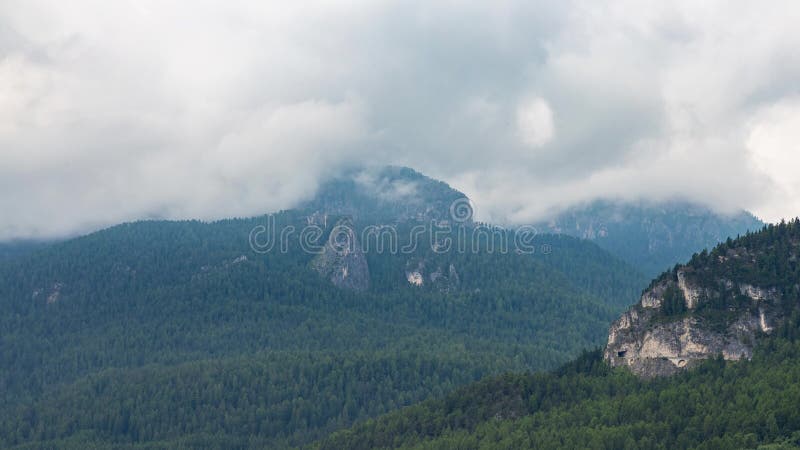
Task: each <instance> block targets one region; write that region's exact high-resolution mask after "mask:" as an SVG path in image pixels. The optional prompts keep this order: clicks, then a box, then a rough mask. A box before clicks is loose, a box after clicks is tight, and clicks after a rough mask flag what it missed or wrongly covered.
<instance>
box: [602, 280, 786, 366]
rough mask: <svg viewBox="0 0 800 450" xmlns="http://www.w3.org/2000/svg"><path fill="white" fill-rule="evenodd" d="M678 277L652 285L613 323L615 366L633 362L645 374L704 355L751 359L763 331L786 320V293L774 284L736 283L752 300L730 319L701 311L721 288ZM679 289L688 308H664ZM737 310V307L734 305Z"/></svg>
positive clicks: (610, 351)
mask: <svg viewBox="0 0 800 450" xmlns="http://www.w3.org/2000/svg"><path fill="white" fill-rule="evenodd" d="M676 278H677V279H676V280H674V281H673V280H670V281H666V282H663V283H660V284H658V285H656V286H654V287H652V288H650V289H649V290H648V291H646V292H645V293H644V294H643V295H642V298H641V300H640V302H639V303H638V304H637V305H635V306H634V307H632V308H631V309H630V310H628V311H627V312H626V313H624V314H623V315H622V317H620V318H619V319H617V321H616V322H614V323H613V324H612V325H611V329H610V330H609V334H608V346H607V347H606V350H605V359H606V360H607V361H608V362H609V364H611V366H612V367H618V366H627V367H628V368H630V369H631V371H632V372H633V373H635V374H637V375H640V376H642V377H648V378H649V377H654V376H662V375H672V374H674V373H676V372H678V371H679V370H681V369H683V368H686V367H691V366H692V365H694V364H695V363H697V362H698V361H702V360H704V359H708V358H712V357H715V356H717V355H722V357H723V358H725V359H728V360H739V359H742V358H744V359H749V358H750V357H751V356H752V353H753V345H754V343H755V341H756V339H757V338H758V336H759V335H760V334H762V333H763V334H768V333H770V332H771V331H772V330H773V329H774V328H775V325H776V323H777V322H778V321H779V320H780V310H779V308H778V307H779V303H780V297H779V295H778V294H777V292H776V291H774V290H769V289H765V288H759V287H754V286H751V285H747V284H742V285H735V284H733V283H731V284H730V290H731V291H733V290H737V289H738V290H739V293H740V294H741V295H745V296H747V298H748V299H749V305H748V307H745V308H738V309H739V311H736V314H735V317H731V318H729V320H728V321H727V323H724V324H722V326H720V324H719V323H716V324H713V323H710V322H711V320H710V319H708V318H706V317H702V316H700V315H695V314H694V312H695V311H696V310H697V308H698V307H700V306H701V302H704V301H708V299H710V298H712V297H713V296H716V297H717V298H719V297H721V295H722V294H721V293H719V292H709V291H705V290H701V289H699V288H697V287H695V286H693V285H692V284H691V282H690V281H688V280H687V275H686V273H684V272H681V271H678V272H677V277H676ZM673 289H674V290H675V292H677V293H678V297H677V298H678V301H681V302H683V308H682V309H685V312H684V313H682V314H677V315H673V316H670V315H667V314H665V313H664V302H665V301H668V299H665V294H666V293H667V292H668V291H669V290H673ZM729 312H734V311H729Z"/></svg>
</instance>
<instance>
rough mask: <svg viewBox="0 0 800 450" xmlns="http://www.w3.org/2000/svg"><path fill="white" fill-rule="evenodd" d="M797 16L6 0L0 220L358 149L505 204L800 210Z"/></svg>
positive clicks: (128, 211) (638, 9)
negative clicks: (691, 203)
mask: <svg viewBox="0 0 800 450" xmlns="http://www.w3.org/2000/svg"><path fill="white" fill-rule="evenodd" d="M799 19H800V4H797V3H795V2H790V1H786V2H778V3H775V4H772V5H769V6H764V5H755V4H752V3H748V2H741V3H736V4H735V5H733V4H730V3H728V2H716V1H712V2H703V3H702V4H698V3H697V2H688V1H686V2H671V3H668V4H667V3H664V2H657V1H644V2H641V1H635V2H634V1H627V0H615V1H611V2H603V3H602V4H600V3H597V2H590V1H578V0H575V1H566V2H555V1H547V2H529V1H517V0H502V1H498V2H491V3H485V2H459V3H457V4H456V3H452V2H429V1H424V2H423V1H411V2H408V1H404V2H400V1H341V2H331V1H322V0H320V1H311V2H294V3H285V2H283V3H277V2H256V1H245V0H232V1H230V2H226V3H225V4H224V5H222V4H219V3H217V2H209V1H196V2H186V1H179V0H168V1H154V0H142V1H120V2H114V3H113V4H111V3H109V2H102V1H98V0H79V1H76V2H69V4H67V3H65V2H58V1H55V0H26V1H20V0H8V1H4V2H2V4H0V210H2V211H3V212H4V213H3V214H2V216H0V239H4V238H10V237H35V236H60V235H67V234H72V233H80V232H85V231H89V230H92V229H95V228H97V227H101V226H106V225H110V224H113V223H116V222H119V221H125V220H133V219H137V218H145V217H167V218H189V217H196V218H202V219H213V218H219V217H226V216H230V215H255V214H260V213H262V212H265V211H269V210H274V209H280V208H286V207H291V206H292V205H294V204H297V202H300V201H302V200H303V199H306V198H308V197H309V196H311V195H313V193H314V191H315V189H316V188H317V186H318V185H319V184H320V183H321V182H322V181H324V180H325V179H327V178H329V177H331V176H334V175H335V174H337V173H339V172H341V171H342V170H343V169H346V168H349V167H353V166H356V165H361V164H369V165H375V164H402V165H409V166H411V167H414V168H416V169H418V170H420V171H422V172H424V173H426V174H428V175H431V176H434V177H438V178H442V179H444V180H445V181H448V182H450V183H451V184H453V185H454V186H455V187H457V188H460V189H462V190H464V191H465V192H466V193H467V194H468V195H470V196H471V197H473V198H474V200H475V201H476V204H477V211H476V212H477V213H478V215H479V218H480V219H487V220H495V221H499V222H525V221H530V220H535V219H537V218H541V217H543V216H545V215H547V214H550V213H552V212H553V211H556V210H558V209H560V208H564V207H567V206H569V205H570V204H573V203H576V202H581V201H585V200H589V199H592V198H596V197H614V198H631V199H636V198H653V199H666V198H673V197H681V198H688V199H691V200H695V201H700V202H703V203H706V204H710V205H713V206H715V207H717V208H718V209H721V210H731V209H734V208H737V207H746V208H750V209H753V210H755V212H757V213H759V214H760V215H762V216H764V217H766V218H768V219H775V218H778V217H781V216H789V215H796V214H800V212H799V211H797V209H798V208H800V205H797V203H796V202H795V201H793V200H792V199H796V198H800V187H798V186H797V184H796V183H795V182H793V180H794V178H792V177H791V175H788V174H787V172H786V170H787V169H786V167H787V166H788V165H790V164H793V163H795V162H796V161H795V160H794V156H793V155H794V154H796V152H794V149H795V148H796V139H797V136H796V133H793V132H792V130H794V129H796V125H795V122H794V119H793V118H794V117H796V112H797V107H796V105H797V102H796V99H797V98H798V95H800V92H798V87H797V83H796V80H797V79H798V78H800V55H798V53H797V51H796V48H797V47H798V44H800V30H798V29H797V27H796V23H798V20H799ZM531 93H535V94H531ZM795 165H796V164H795Z"/></svg>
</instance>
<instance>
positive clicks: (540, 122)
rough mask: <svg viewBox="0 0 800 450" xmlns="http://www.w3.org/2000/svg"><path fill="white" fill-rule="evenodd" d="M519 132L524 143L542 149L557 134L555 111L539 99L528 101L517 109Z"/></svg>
mask: <svg viewBox="0 0 800 450" xmlns="http://www.w3.org/2000/svg"><path fill="white" fill-rule="evenodd" d="M517 131H518V132H519V136H520V138H521V139H522V142H523V143H524V144H526V145H528V146H530V147H533V148H536V147H541V146H543V145H545V144H547V143H548V142H550V140H551V139H553V135H554V134H555V126H554V125H553V111H551V110H550V105H548V104H547V102H546V101H545V100H544V99H542V98H539V97H535V98H532V99H528V100H526V101H525V102H524V103H523V104H521V105H520V106H519V107H518V108H517Z"/></svg>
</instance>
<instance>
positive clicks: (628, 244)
mask: <svg viewBox="0 0 800 450" xmlns="http://www.w3.org/2000/svg"><path fill="white" fill-rule="evenodd" d="M763 225H764V224H763V222H761V221H760V220H758V219H757V218H756V217H754V216H753V215H752V214H751V213H749V212H747V211H741V210H740V211H738V212H734V213H730V214H721V213H717V212H715V211H713V210H712V209H710V208H708V207H705V206H702V205H698V204H694V203H690V202H685V201H683V202H680V201H669V202H662V203H653V202H624V201H595V202H592V203H590V204H588V205H585V206H580V207H573V208H570V209H569V210H567V211H565V212H563V213H561V214H559V215H558V216H556V217H554V218H553V219H551V220H549V221H547V222H543V223H540V224H538V225H536V226H537V228H538V229H540V230H543V231H544V232H551V233H564V234H568V235H570V236H575V237H579V238H581V239H589V240H591V241H593V242H595V243H596V244H597V245H599V246H600V247H603V248H604V249H606V250H608V251H609V252H611V253H612V254H614V255H616V256H618V257H619V258H621V259H623V260H625V261H627V262H628V263H629V264H631V265H632V266H633V267H636V268H637V269H638V270H639V271H641V272H642V273H644V274H645V275H647V276H649V277H654V276H656V275H658V274H659V273H661V272H663V271H664V270H666V269H668V268H670V267H671V266H673V265H675V264H676V263H678V262H681V261H685V260H687V259H689V258H690V257H691V256H692V255H693V254H694V253H698V252H699V251H701V250H703V249H711V248H713V247H715V246H716V245H717V244H718V243H720V242H722V241H724V240H726V239H727V238H729V237H730V238H735V237H737V236H740V235H744V234H746V233H747V232H748V231H758V230H760V229H761V227H762V226H763Z"/></svg>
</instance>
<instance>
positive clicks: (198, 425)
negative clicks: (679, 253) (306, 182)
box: [0, 211, 644, 448]
mask: <svg viewBox="0 0 800 450" xmlns="http://www.w3.org/2000/svg"><path fill="white" fill-rule="evenodd" d="M274 219H275V226H276V227H278V228H286V227H289V226H294V227H296V228H297V229H300V228H302V226H304V225H306V224H308V222H309V219H308V218H307V217H306V215H305V214H301V213H299V212H292V211H288V212H283V213H280V214H277V215H275V216H274ZM264 220H265V219H264V218H256V219H236V220H226V221H221V222H215V223H202V222H196V221H187V222H164V221H152V222H137V223H131V224H125V225H120V226H117V227H113V228H110V229H107V230H104V231H101V232H98V233H93V234H91V235H88V236H85V237H82V238H78V239H73V240H69V241H66V242H63V243H58V244H55V245H52V246H50V247H47V248H45V249H42V250H39V251H37V252H34V253H32V254H30V255H28V256H25V257H22V258H19V259H16V260H14V261H12V262H7V263H4V264H3V265H2V266H0V329H1V330H2V334H0V387H1V389H0V392H2V408H0V411H2V412H0V446H2V447H6V448H7V447H15V446H23V447H24V446H25V445H29V446H32V448H39V447H41V446H49V447H57V448H65V447H67V448H68V447H70V446H72V447H73V448H86V447H87V446H90V445H102V446H107V445H112V444H113V445H128V444H130V445H140V444H141V445H144V444H146V445H155V444H157V443H160V444H159V445H161V444H163V445H164V446H165V447H167V448H174V447H175V446H179V445H180V444H181V443H184V444H186V443H191V445H192V446H198V445H202V446H211V447H217V448H237V447H247V446H254V447H274V448H275V447H276V448H282V447H285V446H287V445H299V444H303V443H307V442H310V441H311V440H313V439H315V438H320V437H322V436H324V435H325V434H327V433H329V432H332V431H335V430H337V429H340V428H342V427H346V426H349V425H351V424H352V423H354V422H355V421H357V420H363V419H366V418H369V417H373V416H376V415H379V414H382V413H384V412H387V411H390V410H393V409H396V408H399V407H402V406H407V405H410V404H413V403H416V402H418V401H421V400H424V399H426V398H431V397H434V398H435V397H441V396H443V395H445V394H447V393H448V392H450V391H452V390H453V389H455V388H456V387H458V386H460V385H464V384H467V383H469V382H472V381H476V380H478V379H481V378H484V377H486V376H489V375H492V374H498V373H502V372H506V371H523V370H539V369H548V368H552V367H555V366H557V365H558V364H561V363H563V362H564V361H567V360H568V359H569V358H571V357H573V356H575V355H576V354H577V353H578V352H579V351H580V350H581V349H582V348H587V347H591V346H596V345H598V344H600V343H601V342H602V340H603V338H604V336H605V330H606V327H607V324H608V323H609V322H610V320H611V319H612V318H613V317H615V316H616V315H617V314H618V313H619V312H620V310H621V309H622V308H623V307H624V305H626V304H629V303H631V302H632V301H633V300H634V299H635V298H636V296H637V295H638V293H639V292H640V290H641V288H642V287H643V285H644V283H643V280H642V278H641V277H640V276H639V275H636V272H635V271H634V270H633V269H631V268H630V267H628V266H627V265H625V264H624V263H621V262H619V261H618V260H616V259H614V258H613V257H611V256H609V255H608V254H607V253H605V252H604V251H602V250H600V249H599V248H597V247H596V246H594V245H593V244H591V243H587V242H582V241H578V240H576V239H573V238H569V237H565V236H562V237H556V236H546V235H543V236H537V237H536V238H535V239H534V241H532V243H531V244H532V245H533V248H537V249H547V251H537V252H535V253H534V254H524V253H522V254H521V253H518V252H513V251H511V252H498V251H489V249H488V248H487V247H486V246H487V245H488V244H487V243H486V242H484V244H482V247H480V248H479V249H478V251H477V252H474V253H472V252H455V251H454V252H449V253H448V252H437V251H434V250H432V249H431V248H430V246H428V247H425V246H419V248H417V249H416V250H415V251H414V252H412V253H409V254H401V253H391V252H386V253H380V252H373V253H367V254H366V260H367V262H368V264H369V271H370V276H371V278H372V283H371V285H370V288H369V289H367V290H365V291H352V290H346V289H339V288H337V287H335V286H333V285H332V284H331V283H330V282H329V280H327V279H325V278H324V277H321V276H319V275H318V274H317V273H316V272H315V271H314V270H313V269H312V268H311V261H312V259H313V258H314V257H315V255H313V254H309V253H307V252H304V251H302V250H301V248H300V242H299V241H298V239H297V237H296V236H295V237H294V238H292V239H289V240H288V241H287V245H288V247H287V249H286V251H281V250H280V248H279V247H276V248H275V249H274V251H270V252H266V253H257V252H254V251H253V250H252V249H251V247H250V244H249V239H250V232H251V230H252V229H253V228H254V227H255V226H257V225H261V224H263V223H264ZM333 223H336V221H335V220H331V221H328V229H327V230H326V232H329V231H330V230H329V229H330V226H331V225H332V224H333ZM412 225H413V224H412V223H409V224H408V225H404V226H405V227H407V228H412ZM400 229H401V231H403V230H405V229H404V228H403V227H402V226H401V227H400ZM405 231H408V230H405ZM427 233H430V229H428V230H427ZM504 233H512V232H507V231H504ZM400 235H404V234H403V233H400ZM450 237H451V238H452V239H454V242H458V239H460V238H459V234H458V232H457V230H453V234H452V235H451V236H450ZM323 238H324V236H323ZM420 261H424V262H425V264H426V267H427V268H430V269H431V270H436V269H437V268H439V267H445V268H447V267H450V266H452V267H453V268H454V270H455V271H457V278H458V282H457V283H452V280H451V283H449V284H447V285H446V286H447V288H446V289H445V288H443V286H444V285H442V284H437V283H426V284H424V285H422V286H415V285H412V284H410V283H409V282H408V280H407V278H406V275H407V272H408V270H409V267H413V268H415V269H416V268H417V267H418V265H419V263H420ZM452 278H453V279H455V277H452ZM187 445H189V444H187Z"/></svg>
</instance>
